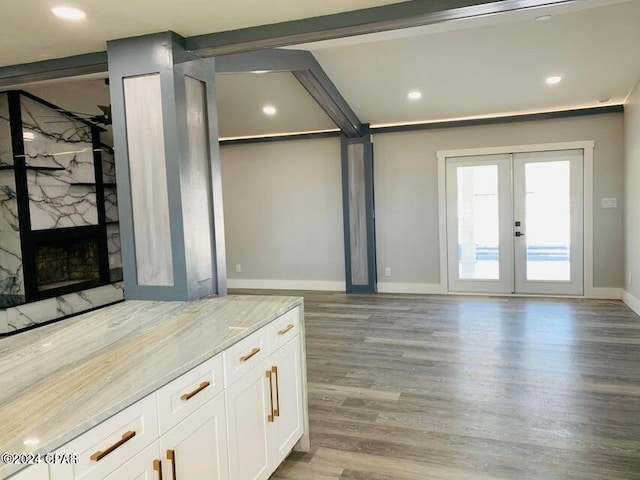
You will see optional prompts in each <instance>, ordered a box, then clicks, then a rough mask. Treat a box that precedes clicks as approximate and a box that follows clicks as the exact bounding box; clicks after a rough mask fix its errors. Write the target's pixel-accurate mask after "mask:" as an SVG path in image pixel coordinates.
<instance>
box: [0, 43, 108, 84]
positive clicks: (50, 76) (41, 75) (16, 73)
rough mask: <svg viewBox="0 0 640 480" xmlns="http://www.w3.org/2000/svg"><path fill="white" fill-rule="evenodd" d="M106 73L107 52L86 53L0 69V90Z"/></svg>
mask: <svg viewBox="0 0 640 480" xmlns="http://www.w3.org/2000/svg"><path fill="white" fill-rule="evenodd" d="M106 71H107V52H95V53H86V54H84V55H75V56H73V57H65V58H56V59H53V60H44V61H42V62H33V63H24V64H21V65H11V66H8V67H1V68H0V88H5V87H14V86H16V85H19V84H22V83H30V82H40V81H43V80H54V79H56V78H65V77H75V76H78V75H88V74H91V73H103V72H106Z"/></svg>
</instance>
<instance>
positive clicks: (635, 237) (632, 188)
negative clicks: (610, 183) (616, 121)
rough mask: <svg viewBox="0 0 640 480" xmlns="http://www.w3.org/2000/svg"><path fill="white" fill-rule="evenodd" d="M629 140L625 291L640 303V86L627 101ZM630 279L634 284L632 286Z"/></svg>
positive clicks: (626, 124) (626, 181)
mask: <svg viewBox="0 0 640 480" xmlns="http://www.w3.org/2000/svg"><path fill="white" fill-rule="evenodd" d="M624 127H625V128H624V140H625V142H624V143H625V165H624V178H625V185H624V189H625V275H624V278H625V282H624V289H625V290H626V291H627V292H629V293H630V294H631V295H633V296H634V297H635V298H637V299H640V248H639V246H640V82H638V84H637V85H636V87H635V89H634V90H633V92H631V95H630V96H629V99H628V100H627V104H626V105H625V112H624ZM629 275H633V283H632V284H629Z"/></svg>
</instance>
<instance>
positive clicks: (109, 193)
mask: <svg viewBox="0 0 640 480" xmlns="http://www.w3.org/2000/svg"><path fill="white" fill-rule="evenodd" d="M104 209H105V217H106V219H107V222H117V221H118V220H119V219H120V217H118V191H117V190H116V189H115V188H114V187H105V188H104Z"/></svg>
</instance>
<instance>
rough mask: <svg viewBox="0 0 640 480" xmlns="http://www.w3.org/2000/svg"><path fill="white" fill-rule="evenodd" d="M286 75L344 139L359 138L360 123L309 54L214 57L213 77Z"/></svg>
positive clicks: (258, 53) (275, 52) (274, 52)
mask: <svg viewBox="0 0 640 480" xmlns="http://www.w3.org/2000/svg"><path fill="white" fill-rule="evenodd" d="M252 72H261V73H267V72H290V73H292V74H293V76H294V77H296V79H297V80H298V81H299V82H300V84H301V85H302V86H303V87H304V88H305V89H306V90H307V92H309V94H310V95H311V96H312V97H313V98H314V100H315V101H316V102H317V103H318V104H319V105H320V107H321V108H322V109H323V110H324V111H325V113H326V114H327V115H328V116H329V118H331V120H333V122H334V123H335V124H336V125H337V126H338V128H340V130H342V132H343V133H344V134H345V135H346V136H347V137H359V136H360V127H361V124H362V122H361V121H360V119H359V118H358V116H357V115H356V113H355V112H354V111H353V109H352V108H351V107H350V106H349V104H348V103H347V101H346V100H345V99H344V97H343V96H342V95H341V94H340V92H339V91H338V89H337V88H336V86H335V85H334V83H333V82H332V81H331V79H330V78H329V76H328V75H327V74H326V72H325V71H324V69H323V68H322V67H321V66H320V64H319V63H318V61H317V60H316V59H315V57H314V56H313V54H312V53H311V52H307V51H304V50H277V49H273V50H258V51H256V52H246V53H237V54H233V55H223V56H221V57H216V73H252Z"/></svg>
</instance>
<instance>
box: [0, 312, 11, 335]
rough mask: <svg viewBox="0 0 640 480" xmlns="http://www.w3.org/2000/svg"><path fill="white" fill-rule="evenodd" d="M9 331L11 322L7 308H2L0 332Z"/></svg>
mask: <svg viewBox="0 0 640 480" xmlns="http://www.w3.org/2000/svg"><path fill="white" fill-rule="evenodd" d="M8 331H9V322H8V316H7V311H6V310H0V333H6V332H8Z"/></svg>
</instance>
